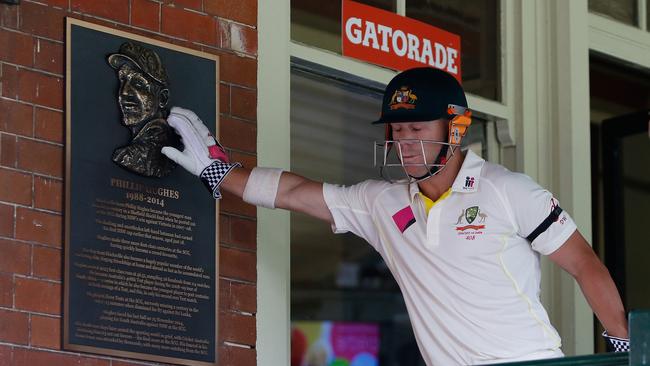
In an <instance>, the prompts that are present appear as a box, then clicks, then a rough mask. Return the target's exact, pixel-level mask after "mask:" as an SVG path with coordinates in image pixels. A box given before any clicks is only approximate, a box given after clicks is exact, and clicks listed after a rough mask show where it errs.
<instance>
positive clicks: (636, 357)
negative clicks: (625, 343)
mask: <svg viewBox="0 0 650 366" xmlns="http://www.w3.org/2000/svg"><path fill="white" fill-rule="evenodd" d="M629 328H630V353H627V352H625V353H601V354H595V355H587V356H573V357H563V358H555V359H547V360H537V361H524V362H510V363H502V364H499V365H502V366H506V365H507V366H532V365H535V366H544V365H546V366H550V365H553V366H568V365H571V366H577V365H584V366H619V365H620V366H646V365H647V366H650V310H635V311H632V312H630V316H629Z"/></svg>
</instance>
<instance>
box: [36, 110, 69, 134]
mask: <svg viewBox="0 0 650 366" xmlns="http://www.w3.org/2000/svg"><path fill="white" fill-rule="evenodd" d="M34 110H35V113H34V137H36V138H39V139H43V140H47V141H52V142H58V143H62V142H63V131H65V128H64V124H63V112H57V111H53V110H49V109H44V108H38V107H36V108H35V109H34Z"/></svg>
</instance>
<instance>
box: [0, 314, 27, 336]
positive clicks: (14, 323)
mask: <svg viewBox="0 0 650 366" xmlns="http://www.w3.org/2000/svg"><path fill="white" fill-rule="evenodd" d="M28 336H29V317H28V316H27V314H25V313H19V312H17V311H9V310H2V309H0V341H2V342H8V343H16V344H27V342H28V341H29V340H28Z"/></svg>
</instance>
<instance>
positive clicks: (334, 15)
mask: <svg viewBox="0 0 650 366" xmlns="http://www.w3.org/2000/svg"><path fill="white" fill-rule="evenodd" d="M355 1H356V2H358V3H361V4H366V5H370V6H374V7H375V8H379V9H384V10H388V11H392V12H394V11H395V10H396V3H395V1H396V0H355ZM341 3H342V2H341V0H328V1H312V0H291V40H293V41H295V42H300V43H305V44H308V45H312V46H315V47H318V48H322V49H326V50H329V51H333V52H336V53H338V54H341Z"/></svg>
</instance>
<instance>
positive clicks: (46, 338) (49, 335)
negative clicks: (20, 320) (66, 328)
mask: <svg viewBox="0 0 650 366" xmlns="http://www.w3.org/2000/svg"><path fill="white" fill-rule="evenodd" d="M30 337H31V339H30V345H31V346H34V347H42V348H52V349H59V348H60V347H61V319H60V318H51V317H47V316H40V315H32V316H31V335H30Z"/></svg>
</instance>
